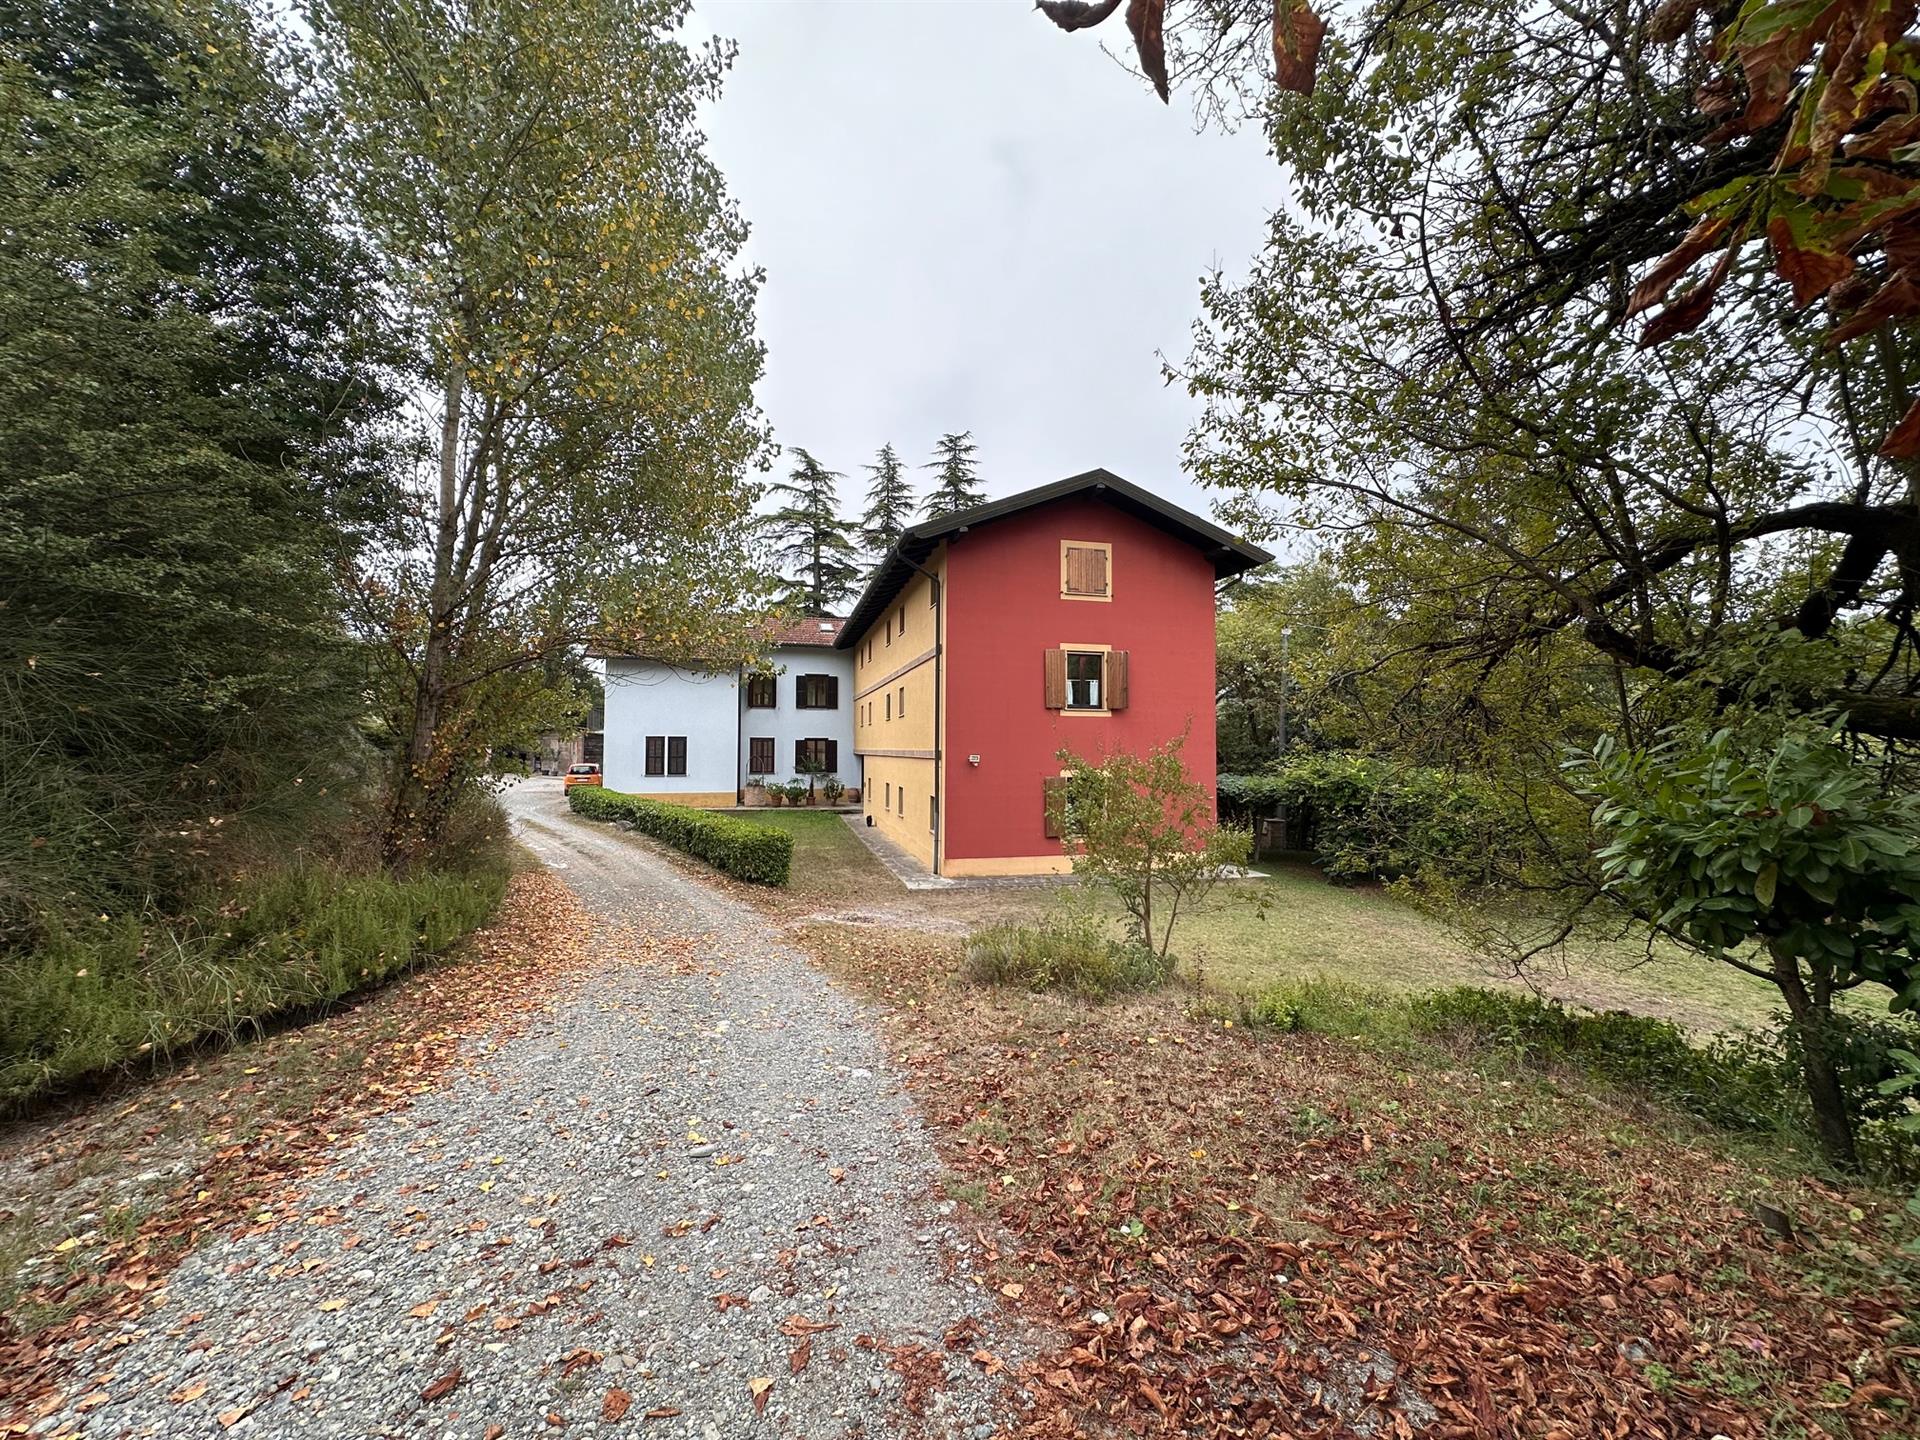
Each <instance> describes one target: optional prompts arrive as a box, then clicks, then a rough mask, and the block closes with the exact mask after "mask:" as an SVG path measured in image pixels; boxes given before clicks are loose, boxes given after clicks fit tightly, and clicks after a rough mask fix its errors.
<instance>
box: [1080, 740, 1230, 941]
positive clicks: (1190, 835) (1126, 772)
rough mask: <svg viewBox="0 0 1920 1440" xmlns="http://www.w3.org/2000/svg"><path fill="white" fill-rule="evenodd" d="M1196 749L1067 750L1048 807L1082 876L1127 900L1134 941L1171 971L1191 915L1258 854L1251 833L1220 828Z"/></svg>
mask: <svg viewBox="0 0 1920 1440" xmlns="http://www.w3.org/2000/svg"><path fill="white" fill-rule="evenodd" d="M1186 740H1187V737H1186V736H1185V735H1177V736H1175V737H1174V738H1173V739H1171V740H1169V741H1168V742H1167V743H1166V744H1164V745H1160V746H1156V747H1155V748H1153V749H1151V750H1149V751H1148V752H1147V753H1146V754H1144V755H1133V754H1128V753H1126V752H1121V753H1118V754H1111V755H1102V756H1100V757H1099V758H1097V759H1090V758H1087V757H1084V756H1081V755H1078V754H1076V753H1075V752H1074V751H1073V750H1071V749H1068V748H1062V749H1061V750H1060V752H1059V757H1058V758H1059V760H1060V765H1061V768H1062V769H1063V770H1064V771H1066V775H1065V777H1064V778H1063V779H1062V781H1061V784H1060V786H1059V787H1058V789H1057V790H1056V791H1055V792H1054V794H1053V795H1051V796H1050V797H1049V800H1048V804H1049V805H1050V806H1051V807H1052V810H1053V813H1054V816H1055V817H1056V819H1057V820H1058V821H1059V825H1060V832H1061V835H1062V836H1063V837H1064V839H1065V840H1066V843H1067V848H1068V850H1069V852H1070V853H1071V854H1072V856H1073V870H1074V874H1076V875H1078V876H1080V877H1081V879H1082V880H1083V881H1085V882H1086V883H1087V884H1088V885H1091V886H1093V887H1095V888H1097V889H1104V890H1107V891H1109V892H1110V893H1112V894H1113V896H1114V897H1115V898H1116V899H1118V900H1119V902H1120V904H1121V907H1122V908H1123V909H1125V911H1126V912H1127V915H1128V917H1129V919H1130V921H1131V925H1132V929H1133V936H1134V939H1135V940H1136V941H1138V942H1139V943H1140V944H1141V945H1143V946H1145V947H1146V948H1148V949H1149V950H1151V951H1153V953H1154V954H1155V955H1157V956H1159V958H1160V960H1161V963H1162V964H1163V965H1165V964H1167V963H1170V962H1168V959H1167V956H1168V953H1169V948H1170V947H1171V946H1172V944H1173V927H1174V925H1175V923H1176V922H1177V921H1178V920H1179V919H1180V913H1181V911H1183V910H1185V909H1188V908H1190V907H1191V906H1193V905H1196V904H1198V903H1199V902H1200V901H1201V900H1203V899H1205V898H1206V896H1207V893H1208V891H1210V890H1212V889H1213V887H1214V885H1215V884H1217V883H1218V882H1219V880H1220V878H1221V875H1222V873H1223V867H1225V866H1229V865H1244V864H1245V863H1246V860H1247V856H1248V854H1249V852H1250V851H1251V850H1252V847H1253V837H1252V835H1251V834H1249V833H1248V832H1246V831H1244V830H1230V829H1226V828H1223V827H1222V826H1220V825H1217V824H1215V823H1214V818H1213V798H1212V796H1210V795H1209V794H1208V793H1207V789H1206V787H1205V786H1203V785H1201V784H1200V783H1199V782H1198V781H1196V780H1195V779H1194V778H1193V777H1192V776H1191V775H1189V774H1188V773H1187V766H1186V761H1185V760H1184V759H1183V758H1182V755H1181V752H1182V750H1183V749H1184V748H1185V746H1186Z"/></svg>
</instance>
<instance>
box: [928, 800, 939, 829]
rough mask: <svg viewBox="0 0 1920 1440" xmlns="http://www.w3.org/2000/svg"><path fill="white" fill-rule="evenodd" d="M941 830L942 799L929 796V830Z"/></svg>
mask: <svg viewBox="0 0 1920 1440" xmlns="http://www.w3.org/2000/svg"><path fill="white" fill-rule="evenodd" d="M939 828H940V797H939V796H938V795H929V796H927V829H929V830H938V829H939Z"/></svg>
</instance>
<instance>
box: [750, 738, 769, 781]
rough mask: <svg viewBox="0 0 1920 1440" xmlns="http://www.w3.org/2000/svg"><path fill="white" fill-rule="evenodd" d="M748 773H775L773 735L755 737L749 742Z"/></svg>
mask: <svg viewBox="0 0 1920 1440" xmlns="http://www.w3.org/2000/svg"><path fill="white" fill-rule="evenodd" d="M747 773H748V774H749V775H771V774H772V773H773V737H772V736H771V735H755V736H754V737H753V738H752V739H751V740H749V741H747Z"/></svg>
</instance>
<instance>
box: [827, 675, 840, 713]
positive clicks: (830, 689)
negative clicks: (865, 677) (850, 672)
mask: <svg viewBox="0 0 1920 1440" xmlns="http://www.w3.org/2000/svg"><path fill="white" fill-rule="evenodd" d="M839 708H840V677H839V676H838V675H829V676H827V709H829V710H838V709H839Z"/></svg>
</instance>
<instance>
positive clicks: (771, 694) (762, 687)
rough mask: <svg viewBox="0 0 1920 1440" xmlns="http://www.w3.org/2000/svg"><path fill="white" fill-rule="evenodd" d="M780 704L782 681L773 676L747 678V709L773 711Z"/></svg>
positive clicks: (751, 676)
mask: <svg viewBox="0 0 1920 1440" xmlns="http://www.w3.org/2000/svg"><path fill="white" fill-rule="evenodd" d="M779 703H780V681H779V678H778V677H777V676H773V675H749V676H748V677H747V708H748V709H749V710H771V709H773V708H774V707H775V706H776V705H778V704H779Z"/></svg>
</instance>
